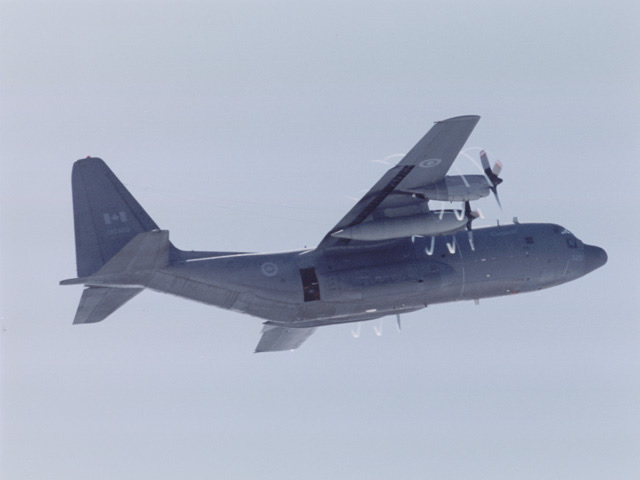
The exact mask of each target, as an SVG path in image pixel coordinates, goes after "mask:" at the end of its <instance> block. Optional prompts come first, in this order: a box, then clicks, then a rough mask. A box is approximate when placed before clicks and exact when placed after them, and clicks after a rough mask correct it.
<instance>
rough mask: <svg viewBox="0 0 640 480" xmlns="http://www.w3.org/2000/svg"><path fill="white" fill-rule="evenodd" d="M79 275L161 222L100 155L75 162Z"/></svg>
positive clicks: (95, 268)
mask: <svg viewBox="0 0 640 480" xmlns="http://www.w3.org/2000/svg"><path fill="white" fill-rule="evenodd" d="M71 183H72V189H73V216H74V223H75V234H76V265H77V269H78V277H88V276H90V275H92V274H94V273H96V272H97V271H98V270H100V268H102V266H103V265H104V264H106V263H107V262H108V261H109V260H110V259H111V258H113V256H114V255H115V254H116V253H118V252H119V251H120V250H121V249H122V248H123V247H124V246H125V245H126V244H127V243H129V242H130V241H131V240H133V238H135V237H136V236H137V235H139V234H140V233H143V232H149V231H151V230H158V225H156V223H155V222H154V221H153V220H152V219H151V217H150V216H149V215H148V214H147V212H145V211H144V209H143V208H142V207H141V206H140V204H139V203H138V202H137V201H136V199H135V198H133V196H132V195H131V194H130V193H129V191H128V190H127V189H126V188H125V187H124V185H122V183H121V182H120V180H118V179H117V178H116V176H115V175H114V174H113V172H112V171H111V169H109V167H107V165H106V163H104V162H103V161H102V160H101V159H99V158H85V159H83V160H78V161H77V162H75V164H74V165H73V171H72V174H71Z"/></svg>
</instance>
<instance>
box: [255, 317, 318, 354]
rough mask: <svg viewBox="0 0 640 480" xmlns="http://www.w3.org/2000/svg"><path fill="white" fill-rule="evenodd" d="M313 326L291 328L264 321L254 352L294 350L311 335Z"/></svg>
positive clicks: (313, 329)
mask: <svg viewBox="0 0 640 480" xmlns="http://www.w3.org/2000/svg"><path fill="white" fill-rule="evenodd" d="M315 330H316V329H315V328H291V327H281V326H277V325H270V324H268V323H265V325H264V328H263V329H262V338H261V339H260V342H259V343H258V346H257V347H256V351H255V353H259V352H281V351H283V350H295V349H296V348H298V347H299V346H300V345H302V344H303V343H304V341H305V340H306V339H307V338H309V337H310V336H311V334H312V333H313V332H314V331H315Z"/></svg>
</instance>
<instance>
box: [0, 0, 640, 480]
mask: <svg viewBox="0 0 640 480" xmlns="http://www.w3.org/2000/svg"><path fill="white" fill-rule="evenodd" d="M0 14H1V16H0V19H1V20H0V22H1V24H0V40H1V42H0V54H1V56H0V58H1V70H0V74H1V85H0V87H1V97H0V101H1V104H0V107H1V109H0V121H1V124H0V127H1V139H0V140H1V142H0V187H1V192H0V195H1V203H0V208H1V210H0V214H1V217H0V221H1V225H0V227H1V228H0V248H1V250H0V254H1V257H0V265H1V266H2V267H1V277H0V282H1V283H0V293H1V297H0V300H1V304H0V305H1V314H2V332H1V337H0V338H1V347H2V353H1V359H2V393H1V400H2V404H1V416H0V420H1V422H2V424H1V449H2V450H1V453H2V465H1V467H0V475H1V476H2V478H7V479H26V478H36V479H58V478H60V479H84V478H92V479H114V478H118V479H140V478H154V479H173V478H176V477H180V478H190V479H200V478H202V479H205V478H207V479H208V478H213V477H217V478H258V477H260V478H274V479H275V478H277V479H282V478H301V477H303V478H310V479H316V478H317V479H325V478H327V477H329V476H330V477H332V478H363V479H364V478H366V479H378V478H379V479H382V478H390V477H397V478H410V479H414V478H415V479H418V478H420V479H422V478H429V477H430V478H438V479H468V478H483V479H484V478H490V479H513V478H519V479H535V480H541V479H556V478H581V479H600V478H617V479H635V478H638V477H639V476H640V382H639V378H640V354H639V348H638V347H639V346H640V328H639V325H638V320H637V316H638V314H637V312H638V310H639V308H640V301H639V297H640V288H639V286H640V285H639V282H638V271H639V268H640V262H639V261H638V255H637V254H636V243H637V236H638V235H639V234H640V229H639V227H638V220H637V218H636V217H637V215H636V210H637V207H638V200H639V195H638V193H637V192H638V182H639V181H640V175H639V168H638V158H639V157H640V142H639V140H638V138H639V137H638V130H639V128H640V88H639V85H640V62H639V60H640V59H639V58H638V57H639V54H638V51H639V49H638V47H639V41H638V34H637V27H638V24H639V21H640V7H639V6H638V3H637V2H635V1H621V2H614V3H613V4H611V3H609V2H589V1H587V2H584V1H583V2H563V1H560V2H558V1H553V2H551V1H542V2H535V5H532V6H529V7H525V6H521V5H519V6H514V2H506V1H504V2H499V1H494V2H486V3H484V4H483V5H478V4H477V2H457V3H453V2H448V1H447V2H445V1H441V2H321V3H317V4H304V5H302V4H301V2H258V1H246V2H238V1H234V2H224V3H220V2H214V1H190V2H142V1H139V2H138V1H135V2H134V1H127V2H114V1H108V2H107V1H102V0H95V1H76V2H73V1H56V2H53V1H41V2H34V1H29V0H20V1H17V0H3V2H2V4H1V11H0ZM462 114H479V115H481V116H482V117H483V118H482V120H481V122H480V123H479V125H478V127H477V128H476V130H475V132H474V133H473V135H472V137H471V139H470V142H469V144H468V145H469V146H482V147H485V148H486V149H488V151H489V152H491V153H492V156H493V158H499V159H501V160H502V162H503V163H504V165H505V168H504V173H503V177H504V178H505V182H504V184H503V185H502V186H501V198H502V201H503V203H504V205H505V209H504V211H503V212H502V213H500V212H499V211H498V210H497V208H496V207H495V205H494V203H493V201H492V200H491V199H487V200H483V201H482V202H478V206H480V207H481V208H482V210H483V212H484V213H485V216H486V217H487V219H486V220H485V222H484V223H485V224H486V225H490V224H491V223H493V222H495V220H496V218H500V219H501V221H502V222H508V221H510V220H511V217H513V216H514V215H517V216H519V218H520V221H522V222H527V221H531V222H555V223H560V224H562V225H564V226H566V227H567V228H569V229H570V230H572V231H573V232H574V233H575V234H576V235H577V236H578V237H580V238H581V239H582V240H584V241H585V242H586V243H591V244H596V245H599V246H602V247H604V248H605V249H606V250H607V252H608V254H609V263H608V264H607V265H606V266H605V267H604V268H603V269H601V270H598V271H596V272H594V273H592V274H591V275H589V276H587V277H585V278H582V279H580V280H578V281H576V282H574V283H570V284H566V285H563V286H560V287H557V288H555V289H551V290H547V291H543V292H537V293H530V294H527V295H522V296H515V297H509V298H498V299H490V300H484V301H482V302H481V304H480V305H479V306H475V305H473V303H472V302H468V303H458V304H447V305H439V306H433V307H429V308H427V309H426V310H423V311H421V312H417V313H413V314H410V315H406V316H405V317H404V318H403V327H404V328H403V331H402V333H401V334H398V333H396V332H395V329H394V328H393V325H392V321H391V320H389V319H388V320H386V323H385V331H384V334H383V336H382V337H377V336H375V334H374V332H373V329H372V325H371V324H363V326H362V334H361V337H360V338H359V339H357V340H356V339H353V338H352V337H351V335H350V327H349V326H335V327H327V328H323V329H320V330H318V331H317V332H316V334H315V335H314V336H313V337H312V338H311V339H310V340H309V341H308V342H307V343H306V344H305V345H304V346H303V347H302V348H301V349H300V350H298V351H296V352H294V353H291V354H290V353H281V354H263V355H254V354H253V353H252V352H253V349H254V347H255V345H256V343H257V341H258V339H259V332H260V320H258V319H255V318H251V317H247V316H242V315H239V314H236V313H232V312H227V311H224V310H219V309H215V308H212V307H207V306H204V305H200V304H196V303H192V302H189V301H186V300H182V299H178V298H174V297H170V296H163V295H161V294H157V293H153V292H144V293H143V294H142V295H140V296H138V297H136V299H135V300H133V301H132V302H130V303H129V304H127V305H126V306H125V307H123V308H122V309H121V310H119V311H118V312H117V313H115V314H114V315H113V316H112V317H110V318H108V319H107V320H106V321H104V322H103V323H101V324H97V325H89V326H75V327H74V326H72V325H71V322H72V319H73V316H74V313H75V309H76V306H77V302H78V300H79V297H80V290H81V289H80V288H79V287H77V288H76V287H60V286H58V281H59V280H61V279H63V278H69V277H73V276H74V274H75V254H74V239H73V216H72V211H71V185H70V172H71V166H72V163H73V161H74V160H76V159H78V158H82V157H85V156H87V155H93V156H100V157H102V158H103V159H104V160H106V161H107V162H108V164H109V165H110V166H111V168H112V169H113V170H114V172H115V173H116V174H117V175H118V176H119V177H120V179H121V180H122V181H123V182H124V183H125V185H126V186H127V187H128V188H129V189H130V190H131V191H132V193H133V194H134V196H136V198H137V199H138V200H139V201H140V202H141V203H142V205H143V206H144V207H145V208H146V209H147V211H148V212H149V213H150V215H151V216H152V217H153V218H154V219H155V220H156V222H157V223H158V224H159V225H160V226H162V227H163V228H167V229H169V230H170V231H171V236H172V240H173V241H174V242H175V243H176V245H178V246H179V247H181V248H186V249H192V248H196V249H216V250H248V251H277V250H287V249H294V248H302V247H304V246H313V245H315V244H317V243H318V242H319V240H320V239H321V238H322V236H323V235H324V234H325V233H326V231H327V230H328V229H329V228H331V227H332V226H333V225H334V224H335V223H336V221H337V220H338V219H339V218H340V217H341V216H342V215H343V214H344V213H345V212H346V211H347V210H348V209H349V208H350V207H351V206H352V205H353V203H354V200H353V198H354V197H358V196H359V195H360V194H361V193H362V191H363V190H366V189H368V188H369V187H370V186H371V185H372V184H373V183H374V182H375V181H376V180H377V179H378V177H379V176H380V175H382V174H383V173H384V171H385V168H386V167H385V166H384V165H382V164H380V163H377V162H374V160H379V159H382V158H385V157H387V156H388V155H391V154H394V153H400V152H406V151H407V150H408V149H409V148H411V147H412V146H413V145H414V144H415V142H416V141H417V140H418V139H419V138H420V137H421V136H422V135H423V134H424V133H425V132H426V131H427V130H428V129H429V128H430V126H431V124H432V122H433V121H436V120H440V119H443V118H448V117H452V116H456V115H462ZM461 163H462V166H463V167H464V163H463V162H461ZM478 223H480V222H478ZM478 226H480V225H478Z"/></svg>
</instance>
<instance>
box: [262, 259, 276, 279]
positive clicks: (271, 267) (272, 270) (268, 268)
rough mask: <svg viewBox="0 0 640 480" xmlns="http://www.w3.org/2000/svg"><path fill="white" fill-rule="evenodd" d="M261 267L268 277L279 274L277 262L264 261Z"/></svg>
mask: <svg viewBox="0 0 640 480" xmlns="http://www.w3.org/2000/svg"><path fill="white" fill-rule="evenodd" d="M260 269H261V270H262V273H264V274H265V275H266V276H267V277H273V276H275V275H277V274H278V266H277V265H276V264H275V263H271V262H267V263H263V264H262V267H260Z"/></svg>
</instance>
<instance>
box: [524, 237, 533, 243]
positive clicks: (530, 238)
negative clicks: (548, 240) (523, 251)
mask: <svg viewBox="0 0 640 480" xmlns="http://www.w3.org/2000/svg"><path fill="white" fill-rule="evenodd" d="M524 241H525V243H526V244H527V245H533V237H524Z"/></svg>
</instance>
